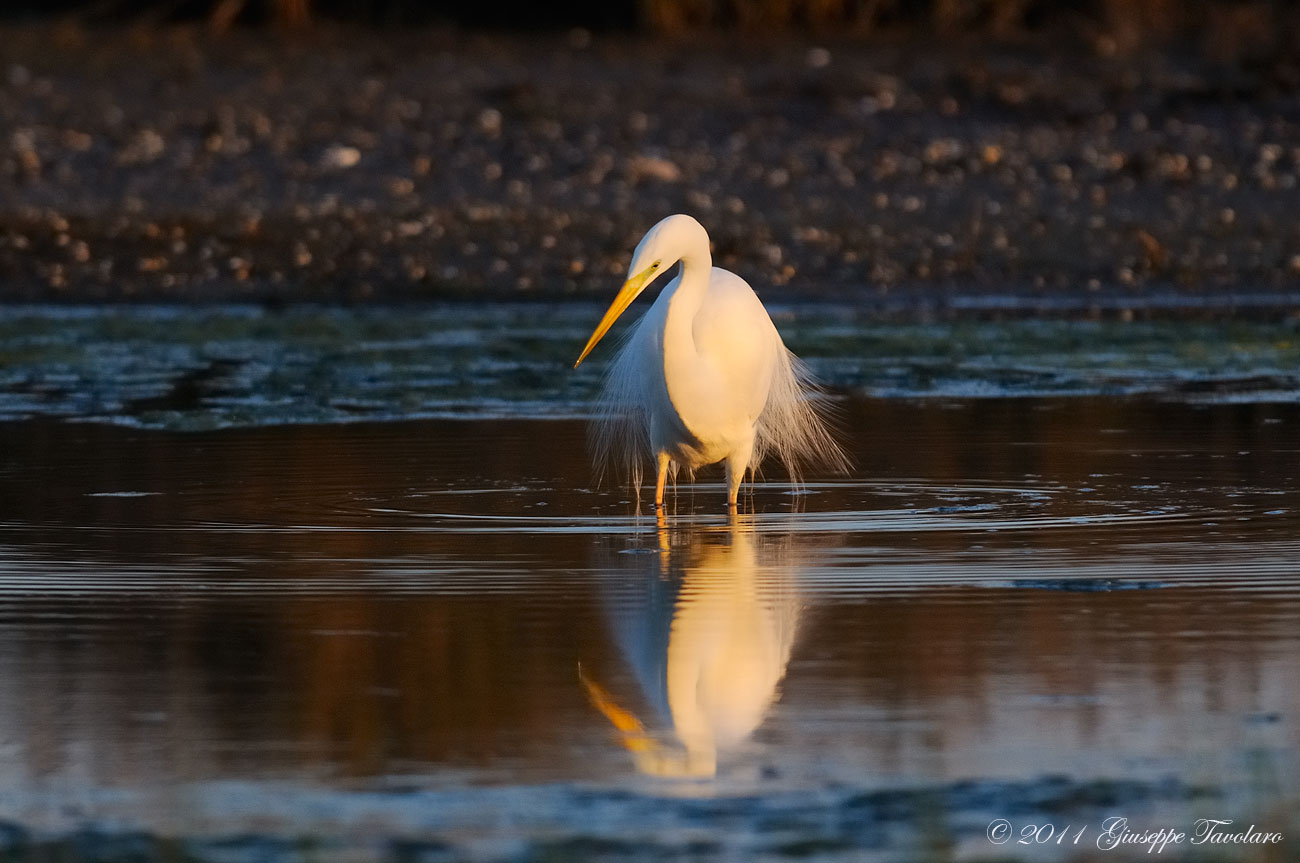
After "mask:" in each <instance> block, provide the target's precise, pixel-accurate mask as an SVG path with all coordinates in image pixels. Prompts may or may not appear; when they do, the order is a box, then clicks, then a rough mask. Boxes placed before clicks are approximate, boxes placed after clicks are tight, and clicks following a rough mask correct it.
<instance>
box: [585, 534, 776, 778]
mask: <svg viewBox="0 0 1300 863" xmlns="http://www.w3.org/2000/svg"><path fill="white" fill-rule="evenodd" d="M742 519H743V517H739V518H737V517H733V519H732V521H731V523H730V524H729V525H727V526H726V527H722V528H703V527H699V526H695V525H691V526H688V527H687V528H686V529H683V530H681V531H679V532H670V531H669V530H668V529H667V528H666V527H664V526H663V525H662V524H661V526H660V528H659V531H658V539H659V549H658V551H657V552H656V551H655V550H654V549H647V550H646V553H631V554H625V555H619V564H620V565H619V567H618V568H619V570H620V571H621V572H620V574H621V575H622V576H623V577H622V578H618V577H614V578H611V579H610V580H609V582H608V583H609V588H610V592H609V596H608V602H607V609H606V610H607V619H608V621H609V623H610V626H611V629H612V631H613V635H614V638H615V641H616V642H617V643H618V645H619V647H620V650H621V653H622V656H623V658H624V660H625V661H626V663H627V664H628V666H630V668H631V670H632V672H633V674H634V676H635V678H636V680H637V682H638V684H639V685H640V689H641V695H642V696H643V699H642V702H641V703H645V704H647V705H648V707H649V708H650V712H651V713H652V714H653V716H654V721H653V722H652V723H650V724H649V725H648V726H647V724H646V723H643V722H642V721H641V719H640V718H638V716H637V714H636V713H635V712H633V711H632V710H630V709H628V708H626V707H624V706H620V702H619V701H618V700H616V699H615V697H614V696H612V695H611V694H610V693H609V692H607V691H606V690H605V689H604V688H602V687H601V686H600V685H599V684H598V683H597V682H596V681H595V680H593V679H591V677H590V676H589V675H588V674H586V673H585V671H584V670H583V669H579V676H580V679H581V681H582V684H583V686H584V688H585V689H586V691H587V695H588V697H589V698H590V699H591V703H592V704H593V705H594V706H595V707H596V708H597V709H598V710H599V711H600V712H601V713H603V714H604V715H605V717H606V718H607V719H608V720H609V721H610V722H611V723H612V724H613V726H614V728H615V729H617V732H618V737H619V740H620V742H621V743H622V745H623V746H624V747H625V748H626V749H627V750H628V751H629V752H630V753H631V754H632V756H633V759H634V762H635V765H636V767H637V769H638V770H640V771H641V772H642V773H645V774H648V775H652V776H664V777H683V778H692V777H693V778H704V777H711V776H714V775H716V773H717V770H718V759H719V757H720V756H723V755H725V754H726V753H728V752H730V751H733V750H736V749H737V748H739V747H740V745H741V744H743V743H744V742H745V741H746V740H747V739H748V737H749V736H750V735H751V734H752V733H753V732H754V730H755V729H757V728H758V726H759V725H760V724H761V723H762V721H763V718H764V716H765V715H766V714H767V711H768V709H769V708H770V707H771V706H772V704H774V703H775V702H776V701H777V700H778V698H779V684H780V683H781V679H782V678H783V677H784V676H785V670H786V665H787V663H788V662H789V661H790V653H791V650H792V648H793V647H794V641H795V634H796V631H797V629H798V622H799V612H800V599H799V596H798V593H797V591H796V584H797V581H798V570H799V565H798V560H799V559H798V556H797V555H796V554H795V553H794V550H793V548H792V547H791V545H790V543H789V542H788V541H787V539H786V538H782V537H777V536H772V535H764V534H759V533H756V532H755V530H754V527H753V524H752V522H750V521H747V520H742ZM621 703H622V704H628V703H630V702H628V701H622V702H621ZM647 715H648V714H647Z"/></svg>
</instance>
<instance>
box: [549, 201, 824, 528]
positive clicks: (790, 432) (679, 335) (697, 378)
mask: <svg viewBox="0 0 1300 863" xmlns="http://www.w3.org/2000/svg"><path fill="white" fill-rule="evenodd" d="M678 262H680V263H681V271H680V272H679V273H678V274H677V276H676V278H674V279H673V280H672V281H670V282H669V283H668V285H667V286H666V287H665V288H664V289H663V291H661V292H660V294H659V297H658V298H657V299H656V300H655V302H654V305H653V306H651V307H650V310H649V311H648V312H646V314H645V316H644V317H643V318H642V319H641V320H640V321H639V322H638V323H637V324H636V326H635V328H634V330H633V331H632V333H631V334H630V336H629V337H628V339H627V341H626V342H625V343H624V345H623V347H622V348H621V349H620V351H619V354H618V356H617V358H616V359H615V360H614V363H613V365H612V367H611V368H610V371H609V373H608V376H607V377H606V380H605V388H604V391H603V393H602V395H601V417H600V420H599V421H598V422H597V424H596V426H595V427H594V430H593V441H594V443H595V447H596V451H597V456H598V458H599V459H600V460H601V461H618V460H626V462H627V463H628V464H629V465H630V466H631V468H632V474H633V481H634V483H636V484H637V485H638V486H639V477H640V465H641V464H642V463H643V462H644V460H645V459H646V458H647V457H649V458H652V459H654V461H655V463H656V466H657V469H658V477H657V482H656V484H655V506H656V507H659V506H662V505H663V499H664V484H665V481H666V479H667V477H668V475H669V473H670V472H671V473H673V474H674V475H675V474H676V471H677V470H678V469H679V468H686V470H687V471H688V472H691V473H693V472H694V471H695V469H696V468H699V467H703V466H704V465H710V464H716V463H717V462H722V463H723V464H724V465H725V467H726V476H727V503H728V504H729V505H731V506H734V505H735V503H736V497H737V494H738V492H739V489H740V484H741V482H742V480H743V479H744V476H745V473H746V472H747V471H754V470H755V469H757V467H758V466H759V464H760V463H761V462H762V460H763V458H764V456H766V455H767V454H768V453H772V454H774V455H776V456H778V457H779V458H780V459H781V460H782V461H783V462H784V463H785V466H786V469H787V470H788V471H789V472H790V475H791V478H792V479H797V478H798V475H799V468H800V465H801V464H803V463H807V462H814V463H816V462H820V463H824V464H827V465H829V466H832V467H837V468H842V467H844V465H845V458H844V454H843V453H842V451H841V450H840V448H839V446H838V445H837V444H836V443H835V441H834V440H833V439H832V438H831V436H830V434H829V433H827V431H826V427H825V425H824V423H823V422H822V419H821V417H820V416H819V415H818V413H817V410H816V408H815V406H814V403H813V402H812V401H811V399H810V398H809V396H810V395H811V394H812V392H813V390H814V387H813V386H812V384H811V382H810V380H809V378H808V375H807V373H806V372H805V371H804V369H803V366H802V364H801V363H800V362H799V360H798V359H797V358H796V357H795V356H794V355H793V354H792V353H790V352H789V351H788V350H787V349H786V347H785V343H784V342H782V341H781V336H780V334H779V333H778V332H777V330H776V326H775V325H774V324H773V323H772V319H771V317H769V316H768V314H767V310H766V309H765V308H763V304H762V303H761V302H760V301H759V299H758V297H757V296H756V295H755V294H754V291H753V289H752V288H750V286H749V285H748V284H746V283H745V280H744V279H742V278H740V277H739V276H737V275H735V274H734V273H730V272H728V271H726V270H723V269H719V268H717V267H714V266H713V259H712V256H711V255H710V254H709V235H708V234H707V233H706V232H705V230H704V228H703V226H701V225H700V223H699V222H697V221H695V219H693V218H691V217H690V216H685V215H676V216H669V217H668V218H666V219H664V220H663V221H661V222H659V224H657V225H655V226H654V227H653V228H651V229H650V231H649V232H648V233H647V234H646V235H645V237H644V238H642V240H641V242H640V244H639V245H638V246H637V247H636V252H635V253H634V254H633V255H632V264H631V266H630V267H629V268H628V278H627V281H626V282H625V283H624V285H623V288H622V290H620V291H619V293H618V296H617V297H615V299H614V302H613V304H611V305H610V307H609V311H607V312H606V313H605V317H604V318H603V319H602V320H601V322H600V324H599V325H598V326H597V327H596V331H595V332H594V333H592V336H591V339H590V340H588V342H587V346H586V347H585V348H584V349H583V351H582V355H581V356H579V357H578V363H581V362H582V361H583V359H585V358H586V356H587V354H588V353H590V352H591V349H592V348H593V347H595V346H596V343H597V342H599V341H600V340H601V338H602V337H603V336H604V335H605V333H606V332H608V331H609V328H610V327H611V326H612V325H613V323H614V321H615V320H616V319H617V318H618V316H619V315H621V314H622V313H623V310H624V309H626V308H627V307H628V305H629V304H631V302H632V301H633V300H634V299H636V297H637V295H639V294H640V293H641V292H642V291H643V290H645V288H646V286H647V285H649V284H650V282H651V281H653V280H654V278H655V277H656V276H658V275H661V274H662V273H665V272H667V271H668V270H669V269H671V268H672V266H673V265H674V264H676V263H678ZM578 363H574V366H575V367H576V366H577V365H578Z"/></svg>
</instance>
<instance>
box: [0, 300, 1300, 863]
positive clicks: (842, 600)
mask: <svg viewBox="0 0 1300 863" xmlns="http://www.w3.org/2000/svg"><path fill="white" fill-rule="evenodd" d="M584 311H590V312H591V314H590V315H587V316H586V317H584ZM814 311H815V313H814V312H808V313H807V314H805V313H804V312H802V311H801V312H800V314H799V315H792V314H790V315H788V319H786V320H785V321H784V322H783V327H784V328H786V329H787V330H788V331H789V332H790V333H791V341H792V342H794V343H795V344H796V346H800V349H801V350H802V351H803V352H804V353H805V354H809V353H811V354H812V358H813V360H814V362H815V364H816V365H817V366H818V368H819V369H820V370H821V371H822V373H823V375H824V376H825V377H828V378H829V379H830V380H831V381H832V383H833V386H834V391H835V393H836V394H837V403H838V405H839V407H840V412H841V425H842V427H843V430H844V436H845V440H846V442H847V443H848V445H849V448H850V450H851V451H852V454H853V457H854V461H855V465H856V468H855V470H854V473H853V474H852V475H851V476H848V477H835V476H817V477H811V478H809V481H808V482H807V483H806V484H804V485H803V486H801V487H798V488H793V487H791V486H789V485H788V484H786V483H783V482H781V481H779V477H775V476H774V477H772V481H770V482H763V483H759V484H758V485H757V486H755V487H754V488H753V490H752V493H751V494H750V496H749V497H748V498H747V499H746V500H745V503H744V506H743V507H742V509H743V510H744V511H743V512H742V514H741V515H740V516H739V517H737V518H735V519H729V518H728V517H727V516H726V515H725V514H724V512H723V510H722V507H721V505H720V504H721V500H722V497H723V492H722V487H721V483H720V481H719V480H720V478H719V477H717V476H713V475H709V474H706V475H704V476H702V477H701V482H700V483H698V484H696V485H682V486H679V487H678V488H677V489H676V491H675V493H674V494H673V496H672V500H671V505H670V507H669V512H668V514H667V516H666V518H665V519H664V520H663V522H662V523H660V522H658V521H657V520H656V519H655V518H654V516H653V514H652V513H650V512H649V511H648V510H647V509H646V507H645V505H644V501H642V503H641V504H638V502H637V499H636V494H635V493H634V491H633V490H629V489H626V488H622V487H619V486H617V485H614V486H613V487H598V486H596V485H594V484H593V477H592V474H591V471H590V469H589V467H588V465H587V462H586V456H585V454H584V444H583V436H584V425H583V422H582V421H581V420H580V419H576V418H565V417H566V416H572V415H580V414H581V413H582V412H583V411H584V410H585V408H584V407H583V405H584V399H585V398H586V397H587V394H588V393H589V392H590V386H591V382H592V381H594V376H591V377H589V376H588V375H594V373H585V372H584V373H582V374H577V375H568V374H565V373H563V372H562V371H561V370H560V369H562V367H563V364H564V360H571V357H570V356H569V354H571V353H572V348H573V347H574V345H577V344H580V343H581V342H582V341H583V339H584V338H585V335H586V332H585V330H584V327H585V326H588V325H589V324H590V321H588V320H587V318H588V317H592V316H594V315H596V314H598V312H599V310H585V309H584V307H577V308H576V309H552V310H549V311H546V312H545V313H544V314H543V313H539V312H537V311H535V310H534V311H530V312H524V311H521V310H518V309H515V310H510V309H507V310H505V311H493V310H487V309H480V308H470V309H468V310H461V312H456V313H454V314H453V313H452V312H451V311H448V310H446V309H444V310H441V311H438V312H437V313H436V314H435V313H434V312H428V313H427V314H428V316H429V317H421V316H420V315H416V314H410V315H408V314H404V313H398V312H392V311H388V312H383V311H380V312H358V313H355V314H353V313H345V312H342V311H319V310H318V311H306V312H293V313H285V314H273V313H267V312H257V311H252V310H229V309H227V310H216V311H209V312H203V313H199V314H196V315H189V314H185V313H182V312H179V311H168V310H139V311H127V312H91V311H84V310H71V311H59V312H50V311H41V310H27V311H25V312H23V313H21V314H18V315H16V316H14V317H7V318H6V319H5V321H4V323H3V324H0V351H3V352H4V355H5V357H6V365H5V370H4V372H3V373H0V374H2V375H3V381H4V383H3V385H0V390H2V391H3V393H4V395H3V396H2V398H3V403H4V408H3V410H4V411H5V412H6V414H7V415H8V416H9V417H10V419H9V420H8V421H5V422H0V857H5V856H6V855H7V858H8V859H38V858H39V859H42V860H44V859H51V858H53V857H56V856H57V857H60V858H61V859H81V858H92V857H93V858H94V859H99V860H117V859H123V860H125V859H131V860H141V859H148V860H152V859H160V858H164V857H169V858H176V857H180V858H183V859H202V860H218V859H219V860H265V859H276V860H281V859H282V860H298V859H325V860H333V859H356V858H365V859H373V858H379V859H393V860H407V859H421V860H426V859H427V860H443V859H446V860H458V859H485V860H486V859H519V860H556V859H558V860H571V859H624V858H627V859H643V858H648V857H656V858H672V857H677V856H685V857H694V858H697V859H710V860H713V859H719V860H733V859H743V860H763V859H791V858H799V859H813V860H845V861H856V860H882V861H883V860H917V859H920V860H968V859H969V860H988V859H1011V860H1021V859H1023V860H1093V859H1135V860H1136V859H1149V856H1148V854H1147V853H1146V851H1145V848H1143V847H1140V846H1139V847H1137V848H1128V849H1120V850H1116V851H1112V852H1099V851H1098V850H1097V848H1096V846H1095V840H1096V837H1097V835H1098V833H1099V832H1100V829H1101V825H1102V823H1103V822H1104V821H1105V819H1107V818H1109V817H1115V816H1123V817H1127V818H1128V819H1129V820H1130V822H1132V824H1133V825H1134V827H1135V828H1137V829H1141V830H1146V829H1157V828H1160V827H1172V828H1177V829H1182V830H1190V829H1191V826H1192V824H1193V823H1194V822H1195V820H1196V819H1198V818H1224V819H1228V818H1231V819H1234V820H1235V821H1237V822H1239V824H1240V825H1241V826H1243V827H1244V826H1245V825H1246V824H1248V823H1253V824H1256V825H1258V827H1259V828H1260V829H1261V830H1273V831H1280V832H1282V833H1283V834H1285V836H1286V840H1285V843H1284V844H1283V845H1281V846H1269V847H1259V846H1227V847H1224V848H1219V849H1215V854H1218V855H1219V856H1214V855H1212V854H1208V853H1205V849H1203V848H1202V849H1192V848H1191V847H1190V846H1188V845H1183V846H1182V847H1181V848H1178V849H1175V850H1176V851H1177V853H1178V854H1179V856H1178V857H1176V858H1174V859H1180V860H1181V859H1214V860H1218V859H1226V860H1252V861H1254V860H1258V861H1273V860H1285V859H1292V858H1294V857H1295V855H1296V853H1297V846H1296V844H1295V843H1296V837H1297V836H1300V832H1298V831H1300V823H1297V820H1296V814H1295V813H1296V812H1297V811H1300V806H1298V805H1297V804H1298V803H1300V782H1298V777H1300V484H1298V481H1300V437H1297V434H1296V429H1297V428H1298V427H1300V406H1297V404H1296V403H1295V399H1294V392H1295V390H1294V380H1293V377H1292V376H1293V375H1294V374H1295V372H1294V369H1295V365H1294V357H1293V353H1292V352H1293V351H1294V350H1295V348H1294V347H1293V342H1292V341H1291V340H1290V339H1291V336H1290V335H1288V329H1287V325H1284V324H1274V325H1266V324H1251V325H1246V324H1239V325H1222V326H1218V325H1216V326H1211V325H1192V324H1184V325H1178V324H1160V325H1155V324H1152V325H1130V326H1129V327H1125V326H1122V325H1118V324H1117V325H1114V326H1110V325H1093V324H1067V323H1052V324H1047V323H1023V324H1017V323H1005V324H978V325H976V324H971V325H964V326H962V325H951V326H949V325H944V326H938V325H936V326H911V325H909V326H899V327H884V326H874V325H873V327H865V328H863V329H862V330H861V331H860V332H859V331H856V330H854V325H853V321H852V318H851V316H850V314H849V313H848V312H844V311H842V310H841V311H836V310H825V309H823V310H814ZM422 314H423V313H422ZM439 316H441V317H439ZM458 316H459V317H458ZM818 316H820V317H818ZM430 321H434V324H430ZM457 321H459V324H457V323H456V322H457ZM439 322H440V323H439ZM421 327H425V328H426V329H427V330H428V331H427V332H424V333H420V332H419V330H420V329H421ZM837 340H838V341H837ZM816 346H820V349H821V350H822V351H823V353H822V354H821V355H818V354H817V353H816V350H817V349H818V348H817V347H816ZM809 348H813V350H809ZM114 357H116V359H112V358H114ZM1197 358H1199V359H1197ZM1017 370H1019V371H1017ZM1031 372H1032V373H1031ZM1120 382H1127V383H1122V384H1121V383H1120ZM1135 382H1136V383H1135ZM485 391H490V392H491V393H492V395H491V396H490V397H489V396H485V395H484V393H485ZM1043 392H1048V393H1051V394H1052V395H1050V396H1044V395H1041V394H1040V393H1043ZM1063 392H1068V393H1072V394H1074V395H1072V396H1071V397H1063V396H1062V395H1061V393H1063ZM959 393H965V394H966V395H965V397H957V395H956V394H959ZM974 394H978V395H986V396H987V397H979V398H972V397H970V396H971V395H974ZM902 396H905V397H902ZM408 413H409V415H411V416H424V417H425V418H424V419H416V420H408V421H402V422H398V421H392V420H393V418H396V417H403V416H407V415H408ZM443 414H455V415H457V416H458V417H460V418H458V419H447V418H440V417H441V416H442V415H443ZM537 414H546V415H547V418H538V416H537ZM376 417H378V418H380V419H383V420H385V421H375V419H376ZM341 419H346V420H348V422H346V423H345V422H339V420H341ZM998 818H1005V819H1007V820H1008V821H1009V822H1010V823H1011V825H1012V826H1013V828H1014V829H1015V830H1016V831H1017V835H1018V831H1019V830H1021V829H1023V828H1025V827H1029V826H1039V827H1041V826H1043V825H1051V826H1052V827H1053V829H1061V830H1063V829H1064V828H1066V827H1067V826H1068V827H1070V828H1071V833H1070V836H1074V832H1073V831H1078V830H1079V829H1080V828H1086V831H1090V832H1085V834H1084V836H1083V839H1082V840H1080V841H1079V842H1078V843H1073V842H1070V841H1067V842H1065V843H1064V844H1054V843H1053V844H1047V845H1033V844H1031V845H1019V844H1017V842H1016V840H1015V839H1013V840H1011V841H1010V842H1009V843H1008V844H1005V845H995V844H993V843H991V842H990V840H989V838H988V834H987V830H988V828H989V825H990V823H991V822H993V821H994V820H995V819H998ZM1039 835H1040V836H1041V835H1042V834H1041V833H1040V834H1039ZM1171 853H1173V852H1171V851H1166V852H1165V854H1164V855H1163V856H1165V857H1169V856H1170V855H1171ZM1197 854H1199V855H1200V856H1196V855H1197Z"/></svg>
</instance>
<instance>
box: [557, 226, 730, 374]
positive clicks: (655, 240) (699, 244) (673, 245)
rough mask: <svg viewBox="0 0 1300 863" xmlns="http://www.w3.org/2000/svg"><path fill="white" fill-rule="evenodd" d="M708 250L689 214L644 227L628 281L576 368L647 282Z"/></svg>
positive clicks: (700, 228)
mask: <svg viewBox="0 0 1300 863" xmlns="http://www.w3.org/2000/svg"><path fill="white" fill-rule="evenodd" d="M701 252H702V253H703V254H701ZM708 252H709V235H708V233H707V232H706V231H705V230H704V226H703V225H701V224H700V223H699V222H697V221H695V219H693V218H691V217H690V216H687V215H683V214H681V213H678V214H677V215H675V216H669V217H667V218H666V219H663V220H661V221H660V222H659V223H658V224H657V225H655V226H654V227H653V228H651V229H650V230H648V231H646V235H645V236H644V237H642V238H641V242H640V243H638V244H637V247H636V251H635V252H633V253H632V263H631V265H630V266H629V267H628V268H627V281H625V282H624V283H623V287H622V288H621V289H620V290H619V292H618V296H616V297H614V302H613V303H611V304H610V306H609V310H608V311H606V312H605V317H603V318H601V319H600V323H599V324H598V325H597V326H596V331H595V332H593V333H592V334H591V338H590V339H588V340H587V346H586V347H585V348H583V349H582V355H581V356H579V357H578V362H576V363H574V364H573V367H574V368H575V369H576V368H577V367H578V365H579V364H580V363H581V362H582V361H583V360H585V359H586V358H587V354H589V353H591V349H592V348H594V347H595V346H596V343H597V342H599V341H600V340H601V339H602V338H604V336H605V333H607V332H609V328H610V327H612V326H613V325H614V321H616V320H618V316H619V315H621V314H623V311H624V310H625V309H626V308H627V307H628V306H630V305H631V304H632V301H633V300H635V299H636V298H637V297H638V296H640V294H641V292H642V291H644V290H645V289H646V288H647V287H649V286H650V283H651V282H653V281H654V280H655V277H656V276H659V275H662V274H663V273H666V272H668V271H669V270H671V269H672V267H673V264H675V263H677V262H678V261H688V262H689V261H691V260H694V259H696V258H701V257H703V258H706V259H707V258H708Z"/></svg>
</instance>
